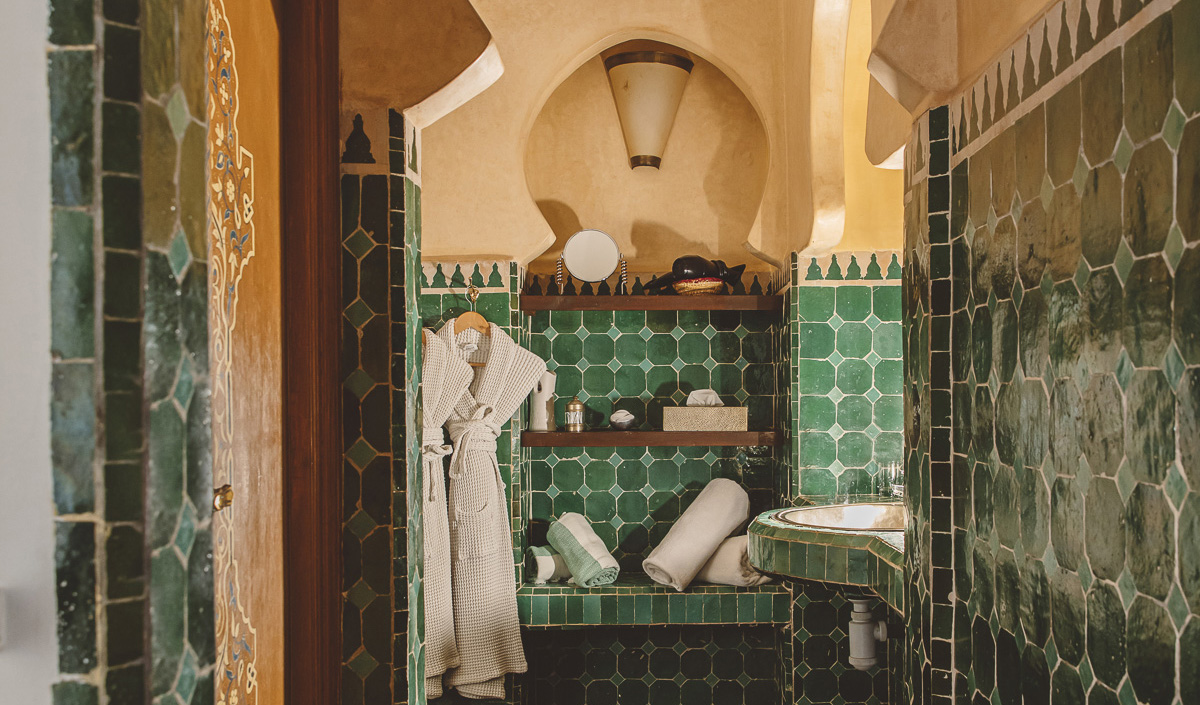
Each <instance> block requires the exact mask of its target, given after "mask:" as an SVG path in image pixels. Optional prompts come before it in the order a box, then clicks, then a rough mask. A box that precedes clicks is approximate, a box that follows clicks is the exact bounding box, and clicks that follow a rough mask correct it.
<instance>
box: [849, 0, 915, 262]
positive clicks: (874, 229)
mask: <svg viewBox="0 0 1200 705" xmlns="http://www.w3.org/2000/svg"><path fill="white" fill-rule="evenodd" d="M870 54H871V2H870V0H854V2H853V4H852V6H851V9H850V29H849V32H848V34H847V37H846V81H845V86H844V91H845V93H844V102H843V105H844V108H843V125H844V129H845V139H844V141H843V148H844V153H845V165H846V166H845V168H846V225H845V232H844V234H843V235H842V240H841V242H840V243H839V244H838V249H840V250H848V251H865V250H898V249H901V245H902V244H903V242H904V227H903V220H904V174H903V172H902V171H899V170H894V169H881V168H879V167H877V166H875V165H873V164H872V163H871V161H870V160H869V159H868V158H867V151H866V142H867V96H868V95H869V93H870V85H871V73H870V72H869V71H868V70H867V59H868V57H869V56H870ZM901 144H902V143H901Z"/></svg>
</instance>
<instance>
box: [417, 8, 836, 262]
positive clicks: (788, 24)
mask: <svg viewBox="0 0 1200 705" xmlns="http://www.w3.org/2000/svg"><path fill="white" fill-rule="evenodd" d="M840 1H841V0H788V1H787V2H781V1H780V0H744V1H743V2H737V3H729V2H719V1H717V0H659V1H656V2H653V3H648V2H644V0H611V1H610V2H606V3H603V4H600V3H591V2H583V0H564V1H559V2H551V3H537V4H515V3H512V2H509V1H507V0H475V2H474V5H475V9H476V11H477V12H478V13H479V16H480V17H481V19H482V20H483V22H484V24H485V25H486V26H487V28H488V29H489V30H490V32H491V34H492V36H493V38H494V41H495V43H496V45H497V47H498V48H499V51H500V54H501V57H502V59H503V61H504V66H505V71H504V75H503V76H502V77H501V78H500V79H499V80H498V81H497V82H496V83H495V85H493V86H492V87H490V88H488V89H487V90H485V91H484V92H483V93H482V94H481V95H479V96H478V97H476V98H474V99H473V100H471V101H470V102H468V103H467V104H466V105H464V106H463V107H461V108H459V109H458V110H456V111H454V112H453V113H451V114H449V115H447V116H446V117H444V118H442V119H441V120H439V121H438V122H436V123H434V124H433V125H431V126H430V127H428V128H426V129H425V130H424V131H423V134H422V139H423V143H424V155H423V160H422V179H423V201H422V209H423V213H424V216H423V248H422V249H423V254H424V256H425V257H427V258H430V259H450V258H456V257H466V256H476V257H477V256H495V257H497V258H512V259H516V260H519V261H522V262H528V261H530V260H533V259H534V258H536V257H537V256H538V255H540V254H541V253H543V252H544V251H545V250H547V249H548V248H549V247H551V246H552V245H553V244H554V241H555V234H554V230H553V228H552V227H551V225H550V224H549V223H548V222H547V221H546V219H545V218H544V217H543V216H542V213H541V210H540V209H539V208H538V207H537V205H536V204H535V202H534V198H533V197H532V196H531V194H530V191H529V187H528V186H527V184H526V180H525V178H524V174H525V157H526V154H527V138H528V137H529V135H530V134H531V132H532V129H533V126H534V122H535V119H536V117H537V116H538V114H539V113H540V112H541V109H542V106H543V105H544V104H545V102H546V101H547V100H548V99H549V97H550V95H551V94H552V93H553V92H554V90H555V88H556V87H557V86H558V85H559V84H560V83H562V82H563V81H564V80H566V79H567V78H568V77H569V76H571V74H573V73H574V72H575V70H576V69H577V68H579V67H580V66H581V65H582V64H583V63H585V62H586V61H588V60H590V59H591V58H592V57H594V56H595V55H596V54H597V53H599V52H600V51H601V50H602V49H604V48H606V47H608V46H611V45H613V44H616V43H618V42H620V41H624V40H627V39H633V38H647V39H657V40H661V41H665V42H668V43H672V44H675V45H677V46H680V47H682V48H684V49H685V50H688V51H690V52H692V53H694V54H696V55H697V56H699V57H701V58H704V59H707V60H708V61H710V62H711V63H712V64H714V65H715V66H716V67H717V68H719V69H720V70H721V71H722V73H724V74H725V75H726V76H727V77H728V78H729V80H730V81H732V82H733V83H734V84H735V85H736V86H737V87H738V88H739V89H740V90H741V91H742V92H743V93H744V94H745V96H746V97H747V100H748V102H749V103H750V104H751V105H752V106H753V107H754V109H755V112H756V113H757V114H758V117H759V119H760V120H761V122H762V125H763V128H764V130H765V133H766V136H767V143H768V165H767V175H766V177H765V182H764V186H763V192H764V193H763V200H762V207H761V209H760V210H759V212H758V213H757V214H756V218H755V220H754V221H753V224H752V225H751V227H750V228H749V232H748V234H747V236H746V241H747V246H748V247H749V248H751V249H754V250H757V251H760V252H761V253H763V254H764V256H765V257H766V258H767V259H769V260H775V261H779V262H782V261H783V260H784V259H785V258H786V256H787V253H788V252H790V251H792V250H798V249H802V248H803V247H804V246H805V245H806V244H807V243H808V241H809V239H810V235H811V227H810V224H811V221H812V216H811V214H812V210H813V209H812V197H811V193H812V185H813V168H812V164H814V163H816V164H820V165H826V164H830V165H836V168H837V170H839V171H840V168H841V161H842V148H841V144H840V140H841V130H840V128H839V129H838V130H837V140H836V143H829V142H827V141H821V143H820V144H817V145H815V146H814V145H811V144H808V138H809V132H810V127H809V110H808V108H809V105H810V104H811V102H812V101H811V100H810V97H809V96H808V95H807V94H806V93H805V92H804V91H805V89H807V88H808V83H807V73H808V71H809V69H810V68H811V66H810V64H811V62H810V60H809V51H810V50H811V45H810V43H809V42H810V41H811V37H810V35H811V33H812V30H811V26H812V25H811V23H812V10H813V7H814V3H825V2H840ZM847 1H848V0H847ZM824 34H826V32H822V33H821V35H822V36H823V35H824ZM785 48H788V49H796V48H800V49H801V50H803V51H805V53H804V55H803V56H801V57H794V56H788V55H787V54H786V53H785ZM811 54H812V55H813V56H816V57H817V59H818V61H819V62H820V61H825V60H827V57H829V56H830V52H825V51H816V50H811ZM785 59H787V60H786V61H785ZM831 60H834V61H836V64H837V66H839V67H840V66H841V65H842V55H841V54H840V53H838V54H837V55H836V58H835V59H831ZM789 61H791V62H796V63H798V64H802V66H800V67H798V68H795V69H789V68H785V64H786V63H788V62H789ZM797 86H798V87H799V88H796V87H797ZM837 88H838V90H837V92H836V100H834V101H833V102H836V103H838V104H840V101H841V86H840V83H839V85H838V87H837ZM596 109H597V110H604V111H610V112H609V114H610V115H612V121H613V126H614V127H615V126H616V116H615V114H612V112H611V111H613V108H612V99H611V96H605V101H604V102H603V103H602V104H599V105H597V106H596ZM837 117H838V120H839V125H840V107H839V108H838V114H837ZM672 141H673V142H674V138H672ZM677 146H678V145H675V144H673V145H672V147H669V148H668V154H667V155H666V160H667V161H668V164H669V162H670V160H672V159H682V156H681V155H679V154H675V155H674V156H672V153H671V150H673V149H675V148H676V147H677ZM622 154H623V150H618V151H617V152H616V153H615V154H614V155H613V156H614V158H619V157H620V156H621V155H622ZM795 154H799V155H802V156H803V159H802V160H790V159H789V158H788V157H789V155H795ZM822 168H823V167H822ZM610 205H611V207H613V208H614V209H619V208H622V207H623V206H624V204H610ZM712 232H713V233H714V234H715V233H716V232H718V228H716V227H715V224H714V227H713V228H712ZM713 247H714V248H716V249H718V250H719V249H722V248H723V246H721V245H716V244H714V245H713Z"/></svg>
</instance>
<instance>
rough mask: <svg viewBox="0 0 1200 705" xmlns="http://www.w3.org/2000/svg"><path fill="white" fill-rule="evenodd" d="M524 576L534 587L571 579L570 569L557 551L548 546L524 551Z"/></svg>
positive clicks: (532, 547)
mask: <svg viewBox="0 0 1200 705" xmlns="http://www.w3.org/2000/svg"><path fill="white" fill-rule="evenodd" d="M525 575H526V576H527V577H528V578H529V580H531V581H532V582H533V583H534V584H535V585H542V584H543V583H546V582H552V583H554V582H558V581H560V580H566V579H567V578H569V577H571V569H570V568H568V567H567V562H566V561H565V560H563V557H562V556H561V555H560V554H559V552H558V551H555V550H554V549H553V548H551V547H549V546H530V547H529V548H528V549H527V550H526V551H525Z"/></svg>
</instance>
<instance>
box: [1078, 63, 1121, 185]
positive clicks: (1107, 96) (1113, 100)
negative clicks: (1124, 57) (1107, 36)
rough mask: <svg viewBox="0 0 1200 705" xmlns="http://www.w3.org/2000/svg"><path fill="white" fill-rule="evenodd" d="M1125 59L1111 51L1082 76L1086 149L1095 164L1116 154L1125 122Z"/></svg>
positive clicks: (1085, 152) (1085, 151)
mask: <svg viewBox="0 0 1200 705" xmlns="http://www.w3.org/2000/svg"><path fill="white" fill-rule="evenodd" d="M1122 71H1123V69H1122V62H1121V52H1120V51H1110V52H1109V53H1108V54H1105V55H1104V56H1103V57H1102V58H1100V59H1099V60H1098V61H1096V63H1095V64H1093V65H1092V66H1090V67H1089V68H1088V69H1087V70H1086V71H1084V73H1083V76H1082V77H1081V79H1080V87H1081V90H1082V99H1083V104H1084V105H1086V106H1087V110H1085V111H1084V112H1083V151H1084V155H1086V156H1087V160H1088V162H1089V163H1091V164H1102V163H1104V162H1106V161H1108V160H1109V159H1110V158H1112V154H1113V149H1114V147H1115V146H1116V144H1117V136H1118V135H1119V134H1120V133H1121V125H1122V124H1123V116H1122V111H1123V102H1122V98H1123V91H1122V75H1123V74H1122Z"/></svg>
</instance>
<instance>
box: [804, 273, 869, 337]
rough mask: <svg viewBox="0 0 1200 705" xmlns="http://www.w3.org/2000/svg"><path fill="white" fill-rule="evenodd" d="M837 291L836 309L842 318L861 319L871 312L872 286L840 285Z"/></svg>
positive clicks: (847, 319)
mask: <svg viewBox="0 0 1200 705" xmlns="http://www.w3.org/2000/svg"><path fill="white" fill-rule="evenodd" d="M836 291H837V293H836V295H835V298H836V311H837V315H838V316H840V317H841V318H842V320H845V321H861V320H864V319H866V317H867V316H869V315H870V314H871V294H872V289H871V288H870V287H866V286H839V287H837V290H836ZM801 345H802V346H803V342H802V343H801Z"/></svg>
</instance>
